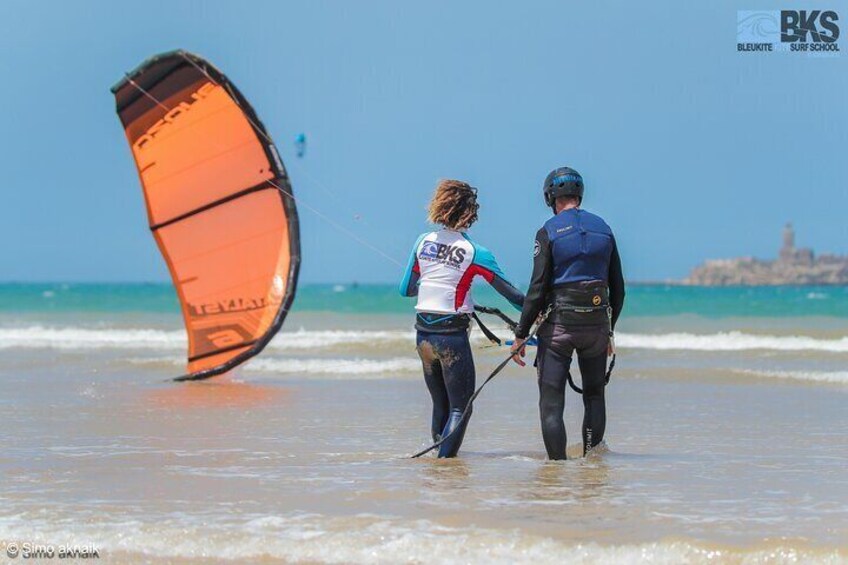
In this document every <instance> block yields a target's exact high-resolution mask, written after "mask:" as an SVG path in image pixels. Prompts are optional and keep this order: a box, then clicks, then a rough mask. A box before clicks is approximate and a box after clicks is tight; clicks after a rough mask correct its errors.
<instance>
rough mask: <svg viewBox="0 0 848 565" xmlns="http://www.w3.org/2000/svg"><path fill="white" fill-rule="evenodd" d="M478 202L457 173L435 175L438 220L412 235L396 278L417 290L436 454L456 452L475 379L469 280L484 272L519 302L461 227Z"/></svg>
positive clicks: (405, 288) (472, 217) (409, 291)
mask: <svg viewBox="0 0 848 565" xmlns="http://www.w3.org/2000/svg"><path fill="white" fill-rule="evenodd" d="M478 208H479V205H478V204H477V189H476V188H474V187H472V186H470V185H468V183H465V182H462V181H458V180H443V181H441V182H440V183H439V184H438V186H437V187H436V192H435V194H434V195H433V199H432V200H431V201H430V208H429V220H430V222H432V223H434V224H438V225H440V226H442V227H441V229H439V230H437V231H432V232H428V233H425V234H422V235H421V236H419V238H418V241H416V242H415V246H414V247H413V248H412V253H411V255H410V257H409V264H408V265H407V268H406V272H405V274H404V276H403V280H402V281H401V283H400V292H401V294H402V295H404V296H417V297H418V303H417V305H416V306H415V310H416V319H415V329H416V330H417V337H416V344H417V349H418V356H419V357H420V358H421V363H422V365H423V369H424V381H425V382H426V383H427V388H428V389H429V391H430V396H431V397H432V399H433V417H432V423H431V429H430V431H431V433H432V436H433V441H434V442H438V441H439V440H440V439H441V438H443V437H445V438H447V440H446V441H445V442H444V443H442V444H441V446H439V457H455V456H456V454H457V452H458V451H459V447H460V445H461V444H462V439H463V436H464V435H465V429H466V426H467V425H468V420H469V419H470V414H469V417H466V418H465V419H464V420H462V413H463V410H464V409H465V407H466V405H467V404H468V402H469V400H470V399H471V395H472V394H473V393H474V386H475V381H476V378H475V373H474V359H473V358H472V355H471V346H470V344H469V342H468V331H469V323H470V320H471V314H472V313H473V312H474V302H473V301H472V299H471V281H472V280H473V279H474V277H475V276H481V277H483V278H484V279H485V280H486V281H488V283H489V284H491V285H492V287H494V289H495V290H496V291H498V292H499V293H500V294H501V295H502V296H503V297H504V298H506V299H507V300H508V301H509V302H510V303H511V304H512V305H513V306H515V308H516V309H519V310H520V309H521V306H522V304H523V302H524V295H523V294H522V293H521V291H519V290H518V289H517V288H515V286H513V285H512V284H511V283H510V282H509V281H507V279H506V276H505V275H504V274H503V273H502V272H501V269H500V267H498V263H497V261H495V257H494V255H492V253H491V252H490V251H489V250H488V249H486V248H485V247H482V246H480V245H478V244H477V243H476V242H474V241H473V240H472V239H471V238H470V237H469V236H468V235H467V234H466V233H465V230H467V229H468V228H470V227H471V225H472V224H473V223H474V222H475V221H477V210H478ZM458 426H461V427H458ZM454 429H456V432H455V433H452V432H453V431H454ZM448 434H451V435H450V437H448Z"/></svg>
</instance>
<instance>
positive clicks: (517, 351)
mask: <svg viewBox="0 0 848 565" xmlns="http://www.w3.org/2000/svg"><path fill="white" fill-rule="evenodd" d="M526 342H527V339H526V338H525V339H518V338H515V341H514V342H512V347H511V348H510V351H512V353H513V356H512V360H513V361H515V362H516V363H517V364H518V365H519V366H520V367H524V366H525V365H527V363H525V362H524V360H523V359H522V357H524V355H525V353H526V349H527V348H526V347H525V345H524V344H525V343H526Z"/></svg>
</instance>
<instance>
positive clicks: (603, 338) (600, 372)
mask: <svg viewBox="0 0 848 565" xmlns="http://www.w3.org/2000/svg"><path fill="white" fill-rule="evenodd" d="M538 337H539V348H538V352H537V354H536V355H537V356H536V369H537V371H538V375H539V415H540V417H541V421H542V439H543V440H544V442H545V449H546V450H547V452H548V457H549V458H551V459H565V458H566V456H565V449H566V433H565V422H564V421H563V414H564V412H565V389H566V387H567V386H568V379H569V378H570V370H571V357H572V355H573V354H574V352H575V351H576V352H577V363H578V365H579V366H580V374H581V376H582V377H583V387H582V388H583V454H584V455H585V454H586V452H588V451H589V449H591V448H592V447H594V446H596V445H598V444H599V443H600V442H601V441H602V440H603V439H604V430H605V428H606V421H607V414H606V402H605V400H604V387H605V386H606V382H605V380H606V369H607V346H608V344H609V328H608V327H607V326H606V325H604V326H568V327H567V326H562V325H559V324H551V323H546V324H543V325H542V327H541V328H540V329H539V333H538Z"/></svg>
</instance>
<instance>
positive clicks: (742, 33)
mask: <svg viewBox="0 0 848 565" xmlns="http://www.w3.org/2000/svg"><path fill="white" fill-rule="evenodd" d="M736 41H737V42H738V43H774V44H779V43H780V12H779V11H776V10H775V11H769V10H740V11H738V12H736Z"/></svg>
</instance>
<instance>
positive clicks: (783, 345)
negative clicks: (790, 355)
mask: <svg viewBox="0 0 848 565" xmlns="http://www.w3.org/2000/svg"><path fill="white" fill-rule="evenodd" d="M615 343H616V345H617V346H619V347H622V348H625V349H655V350H679V351H750V350H765V351H826V352H832V353H848V337H843V338H840V339H819V338H814V337H808V336H776V335H758V334H746V333H742V332H719V333H715V334H692V333H668V334H621V335H616V339H615Z"/></svg>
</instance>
